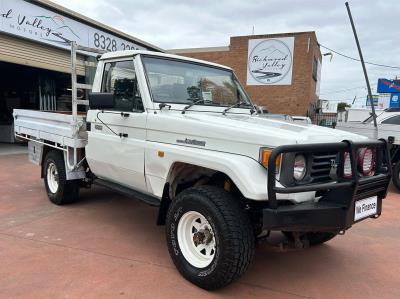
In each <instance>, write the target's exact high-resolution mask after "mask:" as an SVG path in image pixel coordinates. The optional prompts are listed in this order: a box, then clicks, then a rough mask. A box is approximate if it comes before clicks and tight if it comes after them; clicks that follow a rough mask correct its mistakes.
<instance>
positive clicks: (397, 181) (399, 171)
mask: <svg viewBox="0 0 400 299" xmlns="http://www.w3.org/2000/svg"><path fill="white" fill-rule="evenodd" d="M392 181H393V185H394V186H395V187H396V189H397V190H398V191H400V161H397V163H396V165H395V166H394V167H393V174H392Z"/></svg>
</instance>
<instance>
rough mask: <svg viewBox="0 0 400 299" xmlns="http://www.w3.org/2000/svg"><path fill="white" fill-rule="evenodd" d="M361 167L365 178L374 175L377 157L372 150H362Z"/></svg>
mask: <svg viewBox="0 0 400 299" xmlns="http://www.w3.org/2000/svg"><path fill="white" fill-rule="evenodd" d="M359 155H360V159H359V167H360V168H361V172H362V174H363V175H364V176H371V175H373V174H374V166H375V155H374V152H373V150H372V149H370V148H362V149H361V150H360V151H359Z"/></svg>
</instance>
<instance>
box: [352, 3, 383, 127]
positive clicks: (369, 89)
mask: <svg viewBox="0 0 400 299" xmlns="http://www.w3.org/2000/svg"><path fill="white" fill-rule="evenodd" d="M345 5H346V8H347V13H348V15H349V19H350V23H351V28H352V29H353V33H354V39H355V40H356V44H357V49H358V54H359V55H360V61H361V65H362V68H363V71H364V77H365V82H366V83H367V89H368V97H369V100H370V103H371V109H372V116H373V118H374V127H375V129H376V128H377V125H376V114H375V107H374V99H373V98H372V93H371V86H370V84H369V79H368V74H367V69H366V68H365V62H364V57H363V55H362V52H361V46H360V42H359V41H358V37H357V32H356V27H355V26H354V22H353V17H352V16H351V11H350V6H349V2H346V3H345Z"/></svg>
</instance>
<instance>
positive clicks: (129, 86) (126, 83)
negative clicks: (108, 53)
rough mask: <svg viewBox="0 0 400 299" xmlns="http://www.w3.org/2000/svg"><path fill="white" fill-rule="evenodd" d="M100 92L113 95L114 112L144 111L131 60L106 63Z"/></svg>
mask: <svg viewBox="0 0 400 299" xmlns="http://www.w3.org/2000/svg"><path fill="white" fill-rule="evenodd" d="M101 91H102V92H111V93H113V94H114V98H115V105H114V108H113V109H112V110H115V111H127V112H131V111H136V112H142V111H144V107H143V102H142V98H141V96H140V92H139V87H138V84H137V79H136V72H135V67H134V64H133V61H132V60H126V61H118V62H107V63H106V64H105V66H104V73H103V82H102V85H101Z"/></svg>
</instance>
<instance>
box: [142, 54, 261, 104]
mask: <svg viewBox="0 0 400 299" xmlns="http://www.w3.org/2000/svg"><path fill="white" fill-rule="evenodd" d="M144 57H150V58H156V59H160V60H161V59H163V60H171V61H178V62H183V63H188V64H194V65H199V66H204V67H210V68H215V69H218V70H223V71H227V72H230V73H231V76H232V80H233V81H234V82H235V81H236V82H237V83H239V86H238V87H237V88H238V89H240V90H241V91H242V92H243V93H244V95H245V96H246V97H247V99H248V101H249V104H250V105H251V106H252V107H253V108H254V103H253V101H252V100H251V98H250V96H249V94H248V93H247V92H246V89H245V88H244V87H243V86H242V84H241V83H240V81H239V79H238V78H237V76H236V74H235V73H234V71H233V70H232V69H229V68H224V67H219V66H217V65H210V64H206V63H201V62H197V61H190V60H185V59H179V58H174V57H164V56H158V55H151V54H140V62H141V64H142V67H143V71H144V76H145V79H146V84H147V89H148V92H149V94H150V99H151V101H152V103H153V104H160V103H168V104H177V105H188V104H189V103H182V102H173V101H164V102H161V101H156V100H154V96H153V91H152V88H151V85H150V79H149V77H148V71H147V67H146V64H145V63H144V61H143V58H144ZM199 105H203V106H210V107H222V108H226V107H229V106H221V105H211V104H199ZM238 108H243V107H238ZM243 109H251V108H243Z"/></svg>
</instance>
